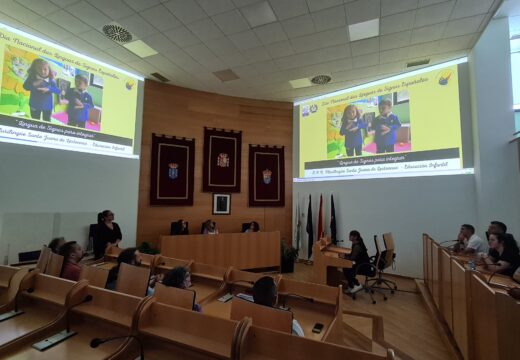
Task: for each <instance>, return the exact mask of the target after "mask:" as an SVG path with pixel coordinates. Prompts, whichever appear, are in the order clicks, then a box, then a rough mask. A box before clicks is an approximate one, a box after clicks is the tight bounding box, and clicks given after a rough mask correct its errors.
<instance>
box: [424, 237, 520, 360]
mask: <svg viewBox="0 0 520 360" xmlns="http://www.w3.org/2000/svg"><path fill="white" fill-rule="evenodd" d="M423 244H424V246H425V247H426V249H423V256H425V259H424V262H425V264H426V265H425V267H424V269H425V284H426V286H427V288H428V290H429V292H430V294H431V295H432V297H433V299H434V300H435V304H436V306H437V308H438V309H439V311H440V313H441V314H442V316H443V320H444V321H445V322H446V324H447V325H448V327H449V329H450V331H451V334H452V335H453V338H454V339H455V342H456V344H457V346H458V348H459V350H460V352H461V354H462V356H463V357H464V359H499V360H502V359H514V358H515V359H516V358H517V356H518V354H517V353H515V352H514V351H511V349H514V348H516V345H517V342H518V339H520V331H519V330H518V322H520V318H519V316H520V302H519V301H516V300H514V299H513V298H512V297H510V296H509V295H508V294H507V290H508V289H510V288H513V287H517V288H518V287H520V284H518V283H516V282H515V281H513V279H512V278H510V277H508V276H504V275H500V274H494V275H492V272H490V271H484V269H483V268H482V267H481V266H477V269H476V270H470V269H469V267H468V262H469V261H475V260H476V257H475V255H462V254H458V253H453V252H449V251H447V250H446V249H443V248H442V247H441V246H440V245H439V244H437V243H436V242H435V241H434V240H433V239H431V238H430V237H429V236H428V235H427V234H424V235H423ZM501 344H502V345H501ZM506 344H507V345H506Z"/></svg>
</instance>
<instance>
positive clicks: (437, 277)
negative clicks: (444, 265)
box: [431, 242, 442, 309]
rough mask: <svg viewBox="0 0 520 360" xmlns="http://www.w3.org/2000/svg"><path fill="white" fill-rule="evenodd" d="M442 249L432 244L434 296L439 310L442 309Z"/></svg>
mask: <svg viewBox="0 0 520 360" xmlns="http://www.w3.org/2000/svg"><path fill="white" fill-rule="evenodd" d="M439 256H440V247H439V245H438V244H436V243H435V242H432V256H431V259H432V296H433V301H434V302H435V305H437V308H439V309H441V301H442V298H441V293H440V292H441V289H442V288H441V268H440V266H439V265H440V262H439Z"/></svg>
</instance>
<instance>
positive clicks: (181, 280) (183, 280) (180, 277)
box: [162, 266, 202, 312]
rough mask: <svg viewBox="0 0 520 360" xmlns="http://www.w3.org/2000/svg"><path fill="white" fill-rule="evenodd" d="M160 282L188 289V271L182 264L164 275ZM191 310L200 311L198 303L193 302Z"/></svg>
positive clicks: (189, 283)
mask: <svg viewBox="0 0 520 360" xmlns="http://www.w3.org/2000/svg"><path fill="white" fill-rule="evenodd" d="M162 284H163V285H164V286H171V287H175V288H178V289H188V288H189V287H191V275H190V272H189V271H188V270H187V269H186V268H185V267H184V266H177V267H175V268H173V269H171V270H169V271H168V272H167V273H166V274H165V275H164V278H163V280H162ZM193 311H197V312H202V307H201V306H200V305H199V304H193Z"/></svg>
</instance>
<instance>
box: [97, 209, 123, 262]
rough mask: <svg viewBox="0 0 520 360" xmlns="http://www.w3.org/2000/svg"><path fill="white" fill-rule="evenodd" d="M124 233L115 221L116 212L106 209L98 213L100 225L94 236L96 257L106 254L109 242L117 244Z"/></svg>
mask: <svg viewBox="0 0 520 360" xmlns="http://www.w3.org/2000/svg"><path fill="white" fill-rule="evenodd" d="M122 238H123V235H122V234H121V229H120V228H119V225H117V223H115V222H114V213H113V212H112V211H110V210H104V211H102V212H100V213H99V214H98V225H97V229H96V234H95V236H94V257H95V259H100V258H102V257H103V255H105V249H106V247H107V245H108V244H110V245H113V246H117V245H118V244H119V243H120V242H121V239H122Z"/></svg>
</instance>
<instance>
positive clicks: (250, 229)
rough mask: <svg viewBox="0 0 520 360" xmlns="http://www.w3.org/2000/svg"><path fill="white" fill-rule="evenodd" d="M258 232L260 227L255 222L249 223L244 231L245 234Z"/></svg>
mask: <svg viewBox="0 0 520 360" xmlns="http://www.w3.org/2000/svg"><path fill="white" fill-rule="evenodd" d="M259 231H260V225H258V223H257V222H256V221H251V222H250V223H249V227H248V228H247V229H246V231H245V232H246V233H249V232H259Z"/></svg>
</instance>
